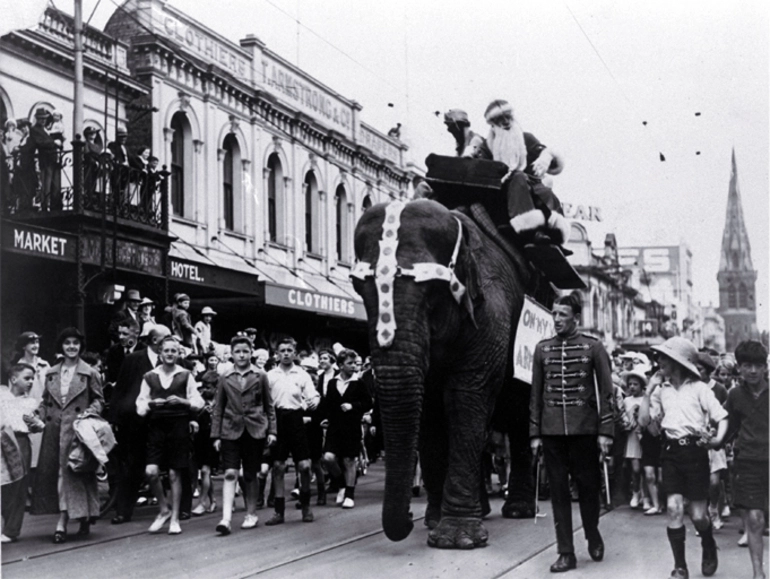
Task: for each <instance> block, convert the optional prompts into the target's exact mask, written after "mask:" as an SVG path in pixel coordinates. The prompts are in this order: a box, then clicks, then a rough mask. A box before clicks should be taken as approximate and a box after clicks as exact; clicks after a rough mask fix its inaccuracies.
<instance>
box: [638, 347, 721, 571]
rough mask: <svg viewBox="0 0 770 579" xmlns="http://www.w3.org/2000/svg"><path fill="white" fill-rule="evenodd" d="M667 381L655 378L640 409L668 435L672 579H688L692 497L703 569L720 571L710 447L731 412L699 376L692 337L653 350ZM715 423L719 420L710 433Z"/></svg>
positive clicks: (665, 456)
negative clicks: (711, 516)
mask: <svg viewBox="0 0 770 579" xmlns="http://www.w3.org/2000/svg"><path fill="white" fill-rule="evenodd" d="M652 349H653V350H655V351H656V352H657V353H658V364H659V365H660V369H661V372H662V373H663V377H664V379H665V382H664V383H663V384H662V385H659V383H658V382H657V381H654V382H653V383H652V385H651V386H650V387H649V388H648V390H647V391H646V392H645V394H644V397H643V398H642V404H641V407H640V409H639V424H640V425H641V426H642V427H646V426H647V425H648V424H649V423H650V420H657V419H660V421H661V422H660V428H661V432H662V435H663V437H664V442H663V451H662V455H661V462H662V467H663V488H664V490H665V492H666V494H667V495H668V499H667V507H668V528H667V531H668V541H669V543H670V544H671V551H672V552H673V554H674V570H673V571H672V572H671V579H688V578H689V571H688V570H687V561H686V559H685V527H684V500H685V498H686V499H689V501H690V519H691V520H692V522H693V524H694V525H695V528H696V529H697V530H698V532H699V533H700V536H701V546H702V547H703V556H702V560H701V572H702V573H703V575H705V576H706V577H710V576H711V575H713V574H714V573H716V570H717V564H718V561H717V545H716V541H715V540H714V535H713V528H712V526H711V519H709V516H708V511H707V508H706V505H707V503H708V496H709V474H710V473H709V455H708V449H709V448H719V447H720V446H721V444H722V440H723V439H724V436H725V433H726V432H727V412H726V411H725V409H724V408H722V406H721V405H720V404H719V402H718V401H717V399H716V397H715V396H714V393H713V392H712V390H711V388H709V387H708V385H707V384H705V383H704V382H702V381H701V380H700V374H699V372H698V368H697V367H696V365H695V364H696V362H697V360H698V351H697V350H696V349H695V346H693V345H692V344H691V343H690V342H689V341H688V340H686V339H684V338H680V337H674V338H669V339H668V340H666V341H665V342H664V343H663V344H661V345H660V346H653V348H652ZM710 422H715V423H716V424H717V431H716V435H715V436H713V437H712V436H711V431H710Z"/></svg>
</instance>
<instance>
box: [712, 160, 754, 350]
mask: <svg viewBox="0 0 770 579" xmlns="http://www.w3.org/2000/svg"><path fill="white" fill-rule="evenodd" d="M717 281H718V282H719V309H718V312H719V314H720V315H721V316H722V318H723V319H724V326H725V347H726V348H727V351H728V352H732V351H733V350H734V349H735V347H736V346H737V345H738V344H739V343H740V342H742V341H743V340H748V339H755V340H758V339H759V332H758V331H757V304H756V296H755V286H756V281H757V272H756V270H755V269H754V266H753V264H752V261H751V245H750V243H749V235H748V233H747V231H746V224H745V223H744V221H743V207H742V204H741V193H740V189H739V188H738V167H737V165H736V162H735V150H733V154H732V167H731V171H730V188H729V191H728V194H727V214H726V216H725V228H724V232H723V233H722V253H721V256H720V260H719V273H717Z"/></svg>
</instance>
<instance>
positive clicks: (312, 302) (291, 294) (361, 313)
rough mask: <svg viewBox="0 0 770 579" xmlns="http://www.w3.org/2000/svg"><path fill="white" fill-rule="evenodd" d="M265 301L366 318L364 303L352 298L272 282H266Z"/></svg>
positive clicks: (311, 310) (334, 314)
mask: <svg viewBox="0 0 770 579" xmlns="http://www.w3.org/2000/svg"><path fill="white" fill-rule="evenodd" d="M265 303H266V304H267V305H273V306H282V307H285V308H291V309H296V310H305V311H309V312H315V313H317V314H329V315H333V316H341V317H344V318H355V319H357V320H365V319H366V311H365V310H364V305H363V303H361V302H359V301H357V300H354V299H352V298H343V297H339V296H333V295H330V294H325V293H321V292H317V291H313V290H308V289H300V288H296V287H289V286H282V285H277V284H272V283H266V284H265Z"/></svg>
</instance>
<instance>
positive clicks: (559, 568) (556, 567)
mask: <svg viewBox="0 0 770 579" xmlns="http://www.w3.org/2000/svg"><path fill="white" fill-rule="evenodd" d="M575 567H577V559H575V554H574V553H562V554H561V555H559V558H558V559H556V563H554V564H553V565H551V573H564V572H565V571H569V570H570V569H574V568H575Z"/></svg>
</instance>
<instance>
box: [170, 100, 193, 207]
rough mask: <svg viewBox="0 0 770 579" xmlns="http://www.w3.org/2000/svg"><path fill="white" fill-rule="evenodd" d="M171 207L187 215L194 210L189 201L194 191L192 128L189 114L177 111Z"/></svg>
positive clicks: (172, 165) (172, 164) (174, 124)
mask: <svg viewBox="0 0 770 579" xmlns="http://www.w3.org/2000/svg"><path fill="white" fill-rule="evenodd" d="M171 130H173V131H174V133H173V136H172V139H171V208H172V211H173V212H174V215H179V216H182V217H187V216H189V215H190V214H191V212H192V207H191V203H188V199H189V195H190V194H191V193H192V154H193V151H192V130H191V129H190V122H189V121H188V120H187V115H186V114H185V113H183V112H181V111H180V112H178V113H175V114H174V116H173V117H171Z"/></svg>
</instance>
